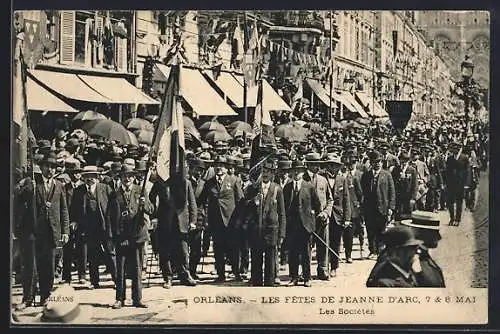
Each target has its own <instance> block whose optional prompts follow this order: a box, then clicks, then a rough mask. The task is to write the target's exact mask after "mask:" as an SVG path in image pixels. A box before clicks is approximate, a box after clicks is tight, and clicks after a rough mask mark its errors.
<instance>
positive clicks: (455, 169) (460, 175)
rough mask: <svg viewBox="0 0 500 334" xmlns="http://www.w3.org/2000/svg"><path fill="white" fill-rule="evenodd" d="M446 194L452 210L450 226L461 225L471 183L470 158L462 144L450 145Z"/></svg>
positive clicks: (448, 204) (449, 209) (449, 207)
mask: <svg viewBox="0 0 500 334" xmlns="http://www.w3.org/2000/svg"><path fill="white" fill-rule="evenodd" d="M445 174H446V195H447V206H448V211H449V212H450V223H449V225H450V226H459V225H460V222H461V220H462V210H463V201H464V197H465V191H466V190H468V189H469V187H470V183H471V179H472V176H471V169H470V162H469V158H468V157H467V156H466V155H465V154H463V153H462V147H461V145H460V144H457V143H452V144H451V145H450V155H449V156H448V159H447V160H446V172H445Z"/></svg>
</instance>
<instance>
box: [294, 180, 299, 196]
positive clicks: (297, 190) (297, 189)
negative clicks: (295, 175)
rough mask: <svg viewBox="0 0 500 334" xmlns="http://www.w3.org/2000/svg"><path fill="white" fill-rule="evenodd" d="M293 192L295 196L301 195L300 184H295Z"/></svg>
mask: <svg viewBox="0 0 500 334" xmlns="http://www.w3.org/2000/svg"><path fill="white" fill-rule="evenodd" d="M293 192H294V195H295V196H297V194H298V193H299V183H298V182H297V181H295V182H294V187H293Z"/></svg>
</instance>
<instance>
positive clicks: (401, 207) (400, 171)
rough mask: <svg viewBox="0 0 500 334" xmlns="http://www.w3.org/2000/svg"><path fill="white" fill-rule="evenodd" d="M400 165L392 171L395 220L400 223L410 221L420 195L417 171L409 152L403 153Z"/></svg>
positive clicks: (400, 157)
mask: <svg viewBox="0 0 500 334" xmlns="http://www.w3.org/2000/svg"><path fill="white" fill-rule="evenodd" d="M399 161H400V163H401V164H400V165H396V166H395V167H394V169H393V171H392V177H393V180H394V188H395V190H396V210H395V213H394V215H395V219H396V220H398V221H400V220H402V219H408V218H409V217H410V215H411V212H412V211H413V210H414V209H415V201H416V199H417V194H418V183H417V170H416V169H415V167H413V165H412V164H411V161H410V154H408V152H406V151H405V152H401V154H400V156H399Z"/></svg>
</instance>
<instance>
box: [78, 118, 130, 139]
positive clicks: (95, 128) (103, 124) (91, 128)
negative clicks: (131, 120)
mask: <svg viewBox="0 0 500 334" xmlns="http://www.w3.org/2000/svg"><path fill="white" fill-rule="evenodd" d="M81 127H82V129H83V130H85V131H86V132H87V133H88V135H89V136H97V137H102V138H104V139H107V140H110V141H112V140H114V141H117V142H119V143H120V144H123V145H128V144H132V145H138V142H137V138H136V137H135V135H134V134H133V133H132V132H130V131H128V130H127V129H125V127H124V126H123V125H121V124H120V123H118V122H115V121H113V120H110V119H96V120H93V121H88V122H85V123H83V124H82V126H81Z"/></svg>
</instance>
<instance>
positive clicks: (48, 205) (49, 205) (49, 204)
mask: <svg viewBox="0 0 500 334" xmlns="http://www.w3.org/2000/svg"><path fill="white" fill-rule="evenodd" d="M51 206H52V203H51V202H49V201H47V202H45V207H46V208H47V209H49V208H50V207H51Z"/></svg>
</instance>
